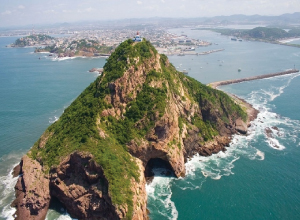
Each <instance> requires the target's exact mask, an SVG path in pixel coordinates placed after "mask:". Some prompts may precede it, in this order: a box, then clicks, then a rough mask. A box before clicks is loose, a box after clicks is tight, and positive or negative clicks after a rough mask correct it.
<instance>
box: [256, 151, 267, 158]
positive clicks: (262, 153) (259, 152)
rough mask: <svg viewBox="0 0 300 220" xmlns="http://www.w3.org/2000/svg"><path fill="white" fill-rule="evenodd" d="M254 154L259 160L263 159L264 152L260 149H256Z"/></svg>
mask: <svg viewBox="0 0 300 220" xmlns="http://www.w3.org/2000/svg"><path fill="white" fill-rule="evenodd" d="M256 156H258V157H259V160H264V159H265V153H264V152H262V151H260V150H257V152H256ZM254 159H256V158H254Z"/></svg>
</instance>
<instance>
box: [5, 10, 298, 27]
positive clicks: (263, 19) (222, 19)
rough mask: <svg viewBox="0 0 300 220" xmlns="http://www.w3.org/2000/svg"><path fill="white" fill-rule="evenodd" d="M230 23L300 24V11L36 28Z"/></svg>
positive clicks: (64, 24) (83, 23)
mask: <svg viewBox="0 0 300 220" xmlns="http://www.w3.org/2000/svg"><path fill="white" fill-rule="evenodd" d="M230 24H242V25H243V24H254V25H255V24H260V25H261V24H263V25H271V26H276V27H279V26H281V27H284V26H290V25H292V26H295V25H296V26H300V12H295V13H292V14H283V15H278V16H265V15H242V14H237V15H230V16H215V17H197V18H182V17H178V18H163V17H151V18H130V19H129V18H128V19H119V20H100V21H99V20H94V21H79V22H62V23H54V24H40V25H35V28H58V27H59V28H68V29H70V28H71V29H77V28H83V29H94V28H120V27H122V28H124V27H125V28H133V29H136V28H140V29H141V28H144V27H147V28H151V27H157V26H164V27H182V26H197V25H230ZM22 27H23V28H28V29H30V30H31V29H32V25H27V26H22ZM17 28H20V27H16V26H14V27H5V28H0V31H9V30H13V29H17Z"/></svg>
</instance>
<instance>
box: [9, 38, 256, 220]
mask: <svg viewBox="0 0 300 220" xmlns="http://www.w3.org/2000/svg"><path fill="white" fill-rule="evenodd" d="M248 108H249V109H251V106H248ZM249 109H248V110H249ZM252 110H253V109H252ZM247 112H251V111H246V109H244V107H241V106H240V105H239V104H238V103H237V102H235V101H234V100H233V99H232V98H231V97H229V96H228V95H226V94H225V93H223V92H222V91H218V90H215V89H213V88H210V87H208V86H205V85H203V84H201V83H200V82H198V81H196V80H194V79H193V78H191V77H188V76H186V75H184V74H183V73H181V72H178V71H177V70H176V69H175V67H174V66H173V65H172V64H171V63H170V62H169V60H168V58H167V57H166V56H165V55H163V54H159V53H158V52H157V51H156V49H155V48H154V47H153V46H152V45H151V44H150V42H148V41H146V40H145V39H144V40H143V41H142V42H134V41H133V40H131V39H129V40H126V41H124V42H123V43H122V44H121V45H120V46H119V47H117V48H116V50H115V51H114V52H113V53H112V54H111V56H110V57H109V58H108V60H107V63H106V64H105V66H104V69H103V73H102V74H101V76H99V77H98V78H97V79H96V80H95V81H94V82H93V83H91V84H90V86H88V87H87V88H86V89H85V90H84V91H83V92H82V93H81V94H80V95H79V96H78V98H77V99H76V100H75V101H74V102H73V103H72V104H71V105H70V106H69V107H68V108H67V109H66V110H65V111H64V113H63V114H62V116H61V117H60V118H59V120H58V121H56V122H55V123H53V124H52V125H51V126H50V127H49V128H47V130H46V131H45V132H44V133H43V134H42V136H41V137H40V138H39V140H37V142H36V143H35V144H34V145H33V146H32V148H31V149H30V151H29V152H28V153H27V154H26V155H24V156H23V157H22V159H21V162H20V164H19V165H18V166H17V167H16V168H15V174H16V175H19V177H18V182H17V184H16V186H15V191H16V199H15V200H14V202H13V203H12V206H13V207H15V208H16V213H15V214H14V217H15V219H35V220H39V219H45V216H46V213H47V210H48V207H49V204H50V202H51V199H54V198H55V199H58V200H59V201H60V202H61V203H62V204H63V205H64V206H65V207H66V209H67V211H68V213H69V214H70V215H71V216H72V217H73V218H78V219H148V215H147V207H146V205H147V195H146V191H145V184H146V178H147V177H149V172H145V170H149V169H150V170H151V166H152V164H153V163H155V161H156V160H159V161H164V162H165V163H167V164H168V165H169V167H170V168H171V170H172V171H173V175H175V176H176V177H183V176H184V175H185V166H184V164H185V162H186V161H187V158H188V157H191V156H193V155H195V154H197V153H199V154H201V155H205V156H209V155H211V154H212V153H217V152H219V151H225V150H226V148H225V147H226V146H228V144H229V143H230V141H231V136H232V135H233V134H235V133H237V132H240V133H246V132H247V127H248V126H249V122H250V120H251V119H253V117H255V115H253V114H252V113H253V112H255V110H253V111H252V113H251V114H252V115H250V114H247ZM150 175H151V174H150Z"/></svg>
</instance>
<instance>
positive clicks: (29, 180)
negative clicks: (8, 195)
mask: <svg viewBox="0 0 300 220" xmlns="http://www.w3.org/2000/svg"><path fill="white" fill-rule="evenodd" d="M15 192H16V199H15V200H14V201H13V203H12V204H11V205H12V206H13V207H15V208H16V209H17V211H16V213H15V214H14V217H15V219H16V220H23V219H32V220H42V219H45V217H46V214H47V210H48V207H49V204H50V190H49V179H48V177H47V176H46V175H45V174H44V172H43V168H42V166H41V165H40V164H39V163H38V162H37V161H35V160H32V159H31V158H29V157H28V156H27V155H24V156H23V158H22V160H21V162H20V176H19V179H18V182H17V184H16V186H15Z"/></svg>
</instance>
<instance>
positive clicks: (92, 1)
mask: <svg viewBox="0 0 300 220" xmlns="http://www.w3.org/2000/svg"><path fill="white" fill-rule="evenodd" d="M294 12H300V0H48V1H46V0H0V27H5V26H11V25H18V26H19V25H31V24H43V23H57V22H72V21H80V20H112V19H120V18H141V17H145V18H147V17H155V16H158V17H204V16H205V17H212V16H216V15H232V14H247V15H253V14H260V15H280V14H284V13H294Z"/></svg>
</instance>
